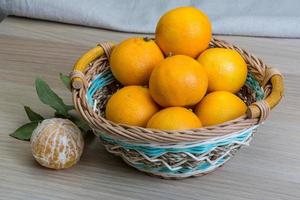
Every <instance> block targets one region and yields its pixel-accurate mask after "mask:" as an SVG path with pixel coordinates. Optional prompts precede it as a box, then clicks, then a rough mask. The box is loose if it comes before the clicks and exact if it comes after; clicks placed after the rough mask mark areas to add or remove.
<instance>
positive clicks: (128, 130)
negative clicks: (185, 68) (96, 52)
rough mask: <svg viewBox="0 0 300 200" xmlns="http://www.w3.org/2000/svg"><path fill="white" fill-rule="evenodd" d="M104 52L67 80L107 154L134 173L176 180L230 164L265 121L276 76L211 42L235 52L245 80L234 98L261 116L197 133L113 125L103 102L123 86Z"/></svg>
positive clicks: (250, 58) (246, 55)
mask: <svg viewBox="0 0 300 200" xmlns="http://www.w3.org/2000/svg"><path fill="white" fill-rule="evenodd" d="M99 45H100V46H101V47H102V48H103V49H104V51H105V54H104V55H102V56H101V57H99V58H97V59H96V60H95V61H93V62H91V63H90V64H89V66H88V67H87V68H86V70H85V71H84V72H83V73H82V72H79V71H74V72H73V73H72V74H71V76H72V78H75V77H78V78H80V79H81V80H82V81H83V87H82V88H81V89H73V102H74V105H75V108H76V110H77V111H78V112H79V113H80V114H81V116H82V117H83V118H84V119H85V120H86V121H87V122H88V123H89V125H90V126H91V127H92V128H93V130H94V132H95V134H96V135H97V136H99V138H100V139H101V141H102V143H103V144H104V146H105V148H106V149H107V151H109V152H110V153H113V154H115V155H117V156H120V157H122V158H123V160H124V161H125V162H126V163H128V164H129V165H131V166H133V167H135V168H136V169H138V170H140V171H143V172H147V173H149V174H152V175H156V176H160V177H163V178H172V179H180V178H186V177H191V176H200V175H204V174H207V173H209V172H211V171H213V170H215V169H217V168H218V167H220V166H221V165H223V164H224V163H225V162H226V161H227V160H229V159H230V158H231V157H232V156H233V155H234V154H235V153H236V152H237V150H238V149H239V148H240V147H241V146H244V145H248V144H249V142H250V141H251V139H252V136H253V133H254V132H255V131H256V129H257V127H258V126H259V125H260V124H261V123H262V122H263V121H264V120H265V119H266V118H267V117H268V114H269V112H270V107H269V105H268V103H266V101H264V99H265V98H266V97H268V96H269V95H270V93H271V92H272V84H271V83H270V81H269V80H270V79H271V77H272V76H274V75H278V74H280V73H279V72H278V71H277V70H270V68H269V67H267V65H266V64H265V63H264V62H263V61H262V60H260V59H258V58H257V57H256V56H253V55H251V54H249V53H248V52H246V51H245V50H243V49H240V48H238V47H236V46H234V45H231V44H228V43H227V42H225V41H222V40H218V39H213V40H212V41H211V43H210V48H212V47H222V48H228V49H234V50H236V51H238V52H239V53H240V54H241V55H242V57H243V58H244V59H245V61H246V63H247V67H248V77H247V81H246V84H245V85H244V87H243V88H242V89H241V90H240V91H239V92H238V94H237V95H238V96H239V97H240V98H241V99H242V100H244V102H245V103H246V104H247V105H248V106H249V105H256V106H257V107H258V108H259V110H260V117H256V118H249V117H247V116H246V115H244V116H242V117H240V118H237V119H235V120H231V121H228V122H226V123H223V124H220V125H216V126H210V127H204V128H199V129H190V130H181V131H161V130H155V129H147V128H142V127H134V126H128V125H122V124H115V123H113V122H111V121H108V120H106V119H105V118H104V110H105V105H106V103H107V100H108V99H109V97H110V96H111V94H113V93H114V92H115V91H117V90H118V89H119V88H121V87H122V85H120V83H118V82H117V81H116V80H115V79H114V77H113V76H112V74H111V72H110V68H109V61H108V58H109V55H110V53H111V51H112V47H113V46H112V45H111V44H110V43H102V44H99Z"/></svg>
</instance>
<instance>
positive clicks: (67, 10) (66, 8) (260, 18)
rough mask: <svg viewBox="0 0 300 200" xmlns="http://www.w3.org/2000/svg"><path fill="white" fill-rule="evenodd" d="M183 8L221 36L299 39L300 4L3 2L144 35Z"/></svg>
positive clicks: (235, 0) (257, 0)
mask: <svg viewBox="0 0 300 200" xmlns="http://www.w3.org/2000/svg"><path fill="white" fill-rule="evenodd" d="M184 5H193V6H196V7H198V8H200V9H201V10H203V11H204V12H206V13H207V15H208V16H209V17H210V19H211V20H212V23H213V31H214V33H216V34H233V35H254V36H276V37H300V0H223V1H222V0H189V1H188V0H0V8H1V9H2V10H4V12H5V13H7V14H9V15H17V16H24V17H31V18H38V19H46V20H53V21H59V22H65V23H72V24H80V25H85V26H94V27H101V28H106V29H113V30H118V31H127V32H143V33H152V32H154V30H155V25H156V22H157V20H158V19H159V16H161V15H162V14H163V13H164V12H166V11H167V10H169V9H171V8H174V7H177V6H184Z"/></svg>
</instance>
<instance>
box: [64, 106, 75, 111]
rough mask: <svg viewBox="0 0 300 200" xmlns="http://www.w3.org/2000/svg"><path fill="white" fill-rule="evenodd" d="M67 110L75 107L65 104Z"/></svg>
mask: <svg viewBox="0 0 300 200" xmlns="http://www.w3.org/2000/svg"><path fill="white" fill-rule="evenodd" d="M66 108H67V110H68V111H69V110H74V109H75V107H74V106H73V105H66Z"/></svg>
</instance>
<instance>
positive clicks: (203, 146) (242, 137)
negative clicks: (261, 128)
mask: <svg viewBox="0 0 300 200" xmlns="http://www.w3.org/2000/svg"><path fill="white" fill-rule="evenodd" d="M254 128H256V126H255V127H253V128H251V129H248V130H246V131H244V132H241V133H240V134H238V135H234V136H232V137H227V138H223V139H220V140H217V141H212V142H204V143H200V144H199V145H196V146H195V145H193V146H192V147H189V146H183V147H179V148H172V147H171V148H170V147H162V146H160V147H153V146H147V145H139V144H129V143H125V142H122V141H119V140H115V139H112V138H110V137H108V136H107V135H104V134H101V133H100V134H99V136H100V138H101V139H102V140H104V141H107V142H109V143H113V144H118V145H121V146H122V147H123V148H125V149H126V150H135V151H139V152H143V153H144V154H145V155H147V156H149V157H153V156H160V155H162V154H164V153H166V152H171V153H179V152H188V153H192V154H202V153H205V152H209V151H211V150H212V149H214V148H216V147H218V146H224V145H228V144H231V143H234V142H244V141H246V140H247V139H248V138H249V137H250V136H251V134H252V130H253V129H254Z"/></svg>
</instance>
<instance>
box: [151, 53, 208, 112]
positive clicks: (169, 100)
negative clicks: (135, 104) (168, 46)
mask: <svg viewBox="0 0 300 200" xmlns="http://www.w3.org/2000/svg"><path fill="white" fill-rule="evenodd" d="M207 80H208V79H207V75H206V72H205V70H204V69H203V67H202V66H201V65H200V64H199V63H198V62H197V61H196V60H194V59H192V58H191V57H188V56H184V55H176V56H171V57H168V58H166V59H164V60H163V61H162V62H160V63H159V64H158V66H157V67H155V68H154V70H153V72H152V74H151V76H150V80H149V89H150V93H151V96H152V98H153V99H154V100H155V101H156V102H157V103H158V104H159V105H161V106H163V107H170V106H192V105H195V104H196V103H198V102H199V101H200V100H201V99H202V97H203V96H204V95H205V93H206V90H207V83H208V81H207Z"/></svg>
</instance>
